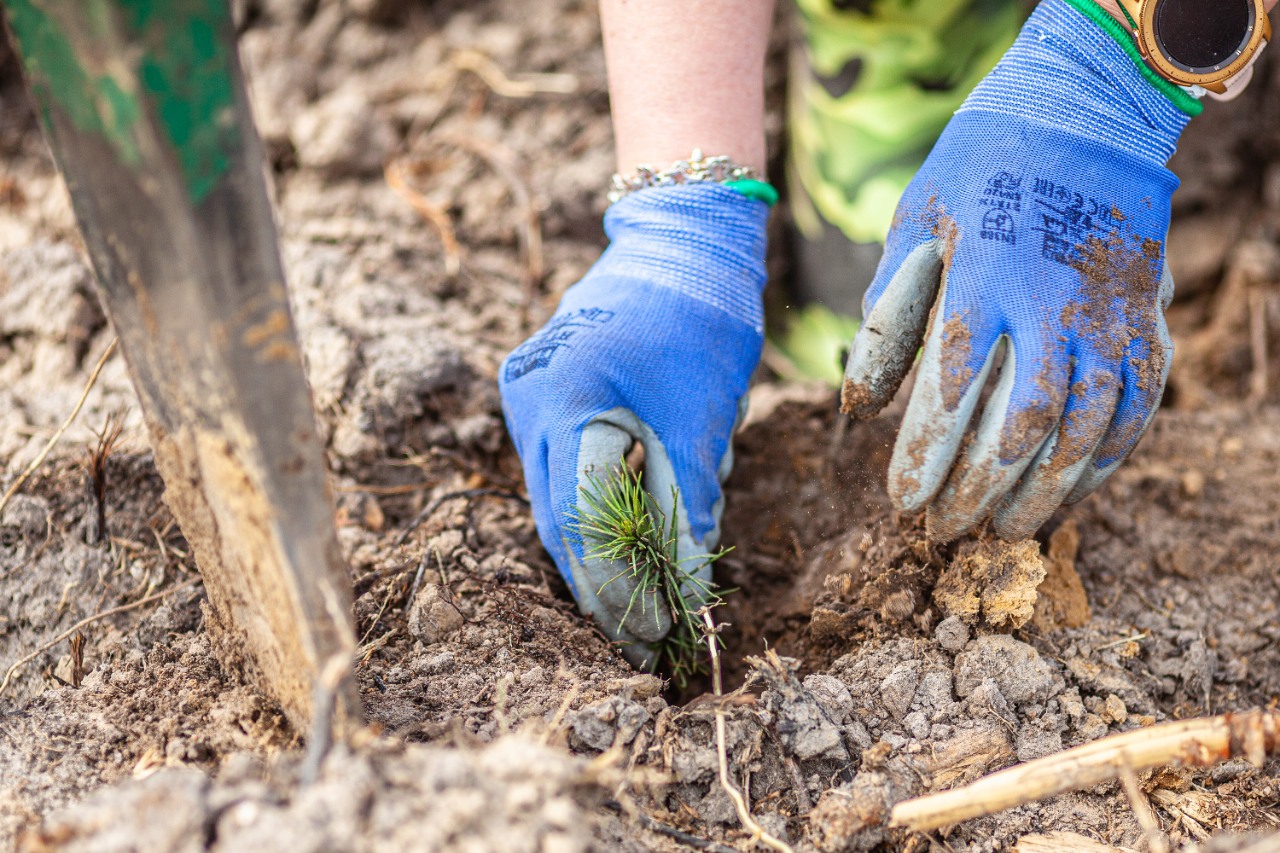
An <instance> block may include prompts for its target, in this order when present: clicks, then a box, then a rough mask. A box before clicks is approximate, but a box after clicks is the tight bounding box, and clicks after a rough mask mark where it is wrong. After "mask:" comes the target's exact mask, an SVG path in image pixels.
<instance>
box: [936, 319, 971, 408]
mask: <svg viewBox="0 0 1280 853" xmlns="http://www.w3.org/2000/svg"><path fill="white" fill-rule="evenodd" d="M939 357H940V358H941V360H942V376H941V382H942V405H944V406H946V408H947V411H948V412H954V411H955V410H956V409H957V408H959V406H960V401H961V400H962V399H964V395H965V392H966V391H968V390H969V385H970V384H971V383H972V382H973V367H972V364H971V362H972V361H973V333H972V332H970V331H969V324H968V323H967V322H965V315H964V314H956V315H955V316H953V317H952V318H951V319H950V320H947V322H946V323H944V324H943V326H942V353H941V354H940V356H939Z"/></svg>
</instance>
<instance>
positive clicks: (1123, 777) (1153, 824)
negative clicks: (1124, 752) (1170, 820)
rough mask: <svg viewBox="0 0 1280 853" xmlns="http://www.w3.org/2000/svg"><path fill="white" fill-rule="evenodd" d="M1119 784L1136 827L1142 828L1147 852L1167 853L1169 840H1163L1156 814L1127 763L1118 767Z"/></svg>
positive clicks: (1163, 836) (1136, 776)
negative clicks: (1135, 820) (1136, 823)
mask: <svg viewBox="0 0 1280 853" xmlns="http://www.w3.org/2000/svg"><path fill="white" fill-rule="evenodd" d="M1120 784H1121V785H1123V786H1124V793H1125V796H1127V797H1128V798H1129V805H1130V806H1132V807H1133V815H1134V817H1136V818H1137V819H1138V826H1140V827H1142V834H1143V835H1145V836H1146V837H1147V850H1148V851H1150V853H1169V839H1168V838H1165V835H1164V832H1163V830H1161V829H1160V821H1159V820H1158V819H1156V813H1155V811H1154V810H1153V809H1152V808H1151V801H1150V800H1148V799H1147V795H1146V794H1144V793H1142V787H1141V786H1140V785H1139V784H1138V775H1137V774H1136V773H1134V772H1133V768H1132V767H1130V766H1129V764H1128V763H1125V764H1121V765H1120Z"/></svg>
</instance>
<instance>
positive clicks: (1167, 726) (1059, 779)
mask: <svg viewBox="0 0 1280 853" xmlns="http://www.w3.org/2000/svg"><path fill="white" fill-rule="evenodd" d="M1278 736H1280V712H1276V711H1262V710H1254V711H1248V712H1245V713H1242V714H1223V715H1221V716H1217V717H1203V718H1200V719H1195V720H1180V721H1177V722H1173V723H1163V724H1161V725H1158V726H1151V727H1150V728H1145V729H1138V730H1137V731H1132V732H1124V733H1123V734H1118V735H1112V736H1111V737H1106V738H1103V739H1101V740H1096V741H1094V742H1092V743H1087V744H1084V745H1083V746H1077V747H1075V748H1074V749H1069V750H1067V751H1066V752H1060V753H1058V754H1057V755H1049V756H1045V757H1044V758H1038V759H1036V760H1035V761H1030V762H1027V763H1026V764H1020V765H1017V766H1016V767H1010V768H1008V769H1007V770H1001V771H1000V772H998V773H993V774H991V775H990V776H986V777H984V778H982V779H979V780H978V781H976V782H974V783H973V784H971V785H965V786H964V787H961V788H955V789H953V790H950V791H943V792H941V793H938V794H929V795H928V796H924V797H917V798H915V799H913V800H907V801H906V802H902V803H899V804H898V805H896V806H894V808H893V813H892V815H891V817H890V825H891V826H897V827H905V828H907V829H912V830H915V831H917V832H927V831H929V830H932V829H939V828H941V827H944V826H948V825H950V824H953V823H959V822H961V821H965V820H971V819H972V818H976V817H984V816H986V815H990V814H995V813H996V812H1000V811H1004V810H1005V809H1011V808H1013V807H1015V806H1020V805H1023V804H1024V803H1030V802H1033V801H1035V800H1041V799H1045V798H1047V797H1052V796H1056V795H1057V794H1062V793H1065V792H1067V791H1079V790H1083V789H1086V788H1092V787H1094V786H1096V785H1100V784H1102V783H1103V782H1110V781H1113V780H1115V779H1119V778H1121V777H1122V775H1123V773H1124V768H1128V769H1129V770H1130V771H1132V772H1134V773H1140V772H1142V771H1144V770H1150V769H1152V768H1156V767H1165V766H1168V765H1182V766H1187V767H1212V766H1213V765H1215V764H1217V763H1219V762H1221V761H1226V760H1228V759H1231V758H1236V757H1244V758H1247V759H1249V761H1251V762H1252V763H1253V764H1254V766H1256V767H1261V766H1262V763H1263V761H1264V760H1265V758H1266V756H1267V754H1268V753H1270V752H1273V751H1275V749H1276V747H1277V740H1278Z"/></svg>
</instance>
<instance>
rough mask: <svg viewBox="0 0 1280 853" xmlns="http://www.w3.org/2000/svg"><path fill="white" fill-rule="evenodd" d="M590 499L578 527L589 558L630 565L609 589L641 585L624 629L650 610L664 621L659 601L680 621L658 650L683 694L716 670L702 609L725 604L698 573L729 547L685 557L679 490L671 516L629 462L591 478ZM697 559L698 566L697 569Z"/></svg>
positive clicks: (661, 664)
mask: <svg viewBox="0 0 1280 853" xmlns="http://www.w3.org/2000/svg"><path fill="white" fill-rule="evenodd" d="M582 495H583V504H584V505H585V509H581V510H576V518H575V519H574V520H573V522H572V523H573V525H574V526H575V528H576V530H577V532H578V534H579V535H580V536H581V537H582V542H583V547H584V549H585V556H586V557H587V558H588V559H597V560H610V561H615V562H617V563H620V564H622V566H623V568H622V570H621V571H620V572H619V573H618V574H617V575H615V576H614V577H612V578H610V579H609V580H608V581H606V582H605V585H606V586H607V585H608V584H610V583H613V582H614V581H617V580H621V579H622V578H628V579H631V580H633V581H634V588H633V591H632V593H631V599H630V601H629V602H628V603H627V612H626V613H625V614H624V615H623V618H622V623H621V624H622V627H626V624H627V620H629V619H632V618H636V617H637V616H639V617H643V616H645V615H646V614H649V613H652V614H653V617H654V618H655V619H656V618H657V616H658V613H659V610H658V607H657V605H658V602H662V603H664V604H665V605H666V607H667V610H668V612H669V613H670V614H671V619H672V623H673V624H672V628H671V632H670V633H669V634H667V636H666V637H664V638H663V639H662V640H660V641H659V642H658V643H656V644H654V646H653V648H654V650H655V651H656V652H657V653H658V661H659V663H658V666H659V668H660V669H662V670H663V671H664V672H666V673H667V674H668V675H669V676H670V677H671V679H672V680H673V681H674V682H675V683H676V685H677V686H678V687H679V688H681V689H683V688H684V687H685V686H686V685H687V684H688V682H689V679H690V678H692V677H693V676H695V675H699V674H703V673H706V672H708V671H709V670H708V663H707V660H706V659H705V658H704V657H703V654H702V653H703V652H704V651H705V650H706V649H705V645H704V643H705V640H704V639H703V631H702V628H701V622H700V620H699V618H698V616H697V611H698V609H699V608H701V607H704V606H709V607H715V606H717V605H719V604H721V603H722V602H723V600H724V597H723V594H722V593H720V592H718V591H717V589H716V586H715V584H713V583H709V582H707V581H704V580H701V579H700V578H698V577H697V572H698V570H700V569H702V568H703V567H704V566H706V565H707V564H708V563H713V562H715V561H716V560H718V559H720V558H721V557H722V556H724V555H725V554H726V553H728V549H724V548H722V549H720V550H719V551H717V552H715V553H714V554H707V555H698V556H693V557H681V556H680V554H679V553H678V541H679V537H678V535H677V513H676V506H677V505H678V500H679V496H680V493H679V491H678V490H677V489H676V488H674V487H672V489H671V512H670V513H667V512H665V511H664V510H663V509H662V507H661V506H659V505H658V502H657V501H656V500H654V499H653V498H652V497H651V496H650V495H649V493H648V491H646V489H645V487H644V481H643V478H642V476H641V474H640V473H639V472H637V471H632V470H631V468H630V467H629V466H628V465H627V464H626V463H625V461H624V462H620V463H619V465H618V466H616V467H615V468H613V469H612V470H610V471H609V473H608V475H607V476H605V477H603V478H600V477H595V476H593V475H590V474H588V475H587V485H585V486H583V487H582ZM693 561H697V564H696V565H692V566H690V565H689V564H690V563H691V562H693ZM717 642H719V641H718V640H717Z"/></svg>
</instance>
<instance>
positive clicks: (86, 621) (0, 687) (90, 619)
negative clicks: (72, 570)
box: [0, 578, 200, 694]
mask: <svg viewBox="0 0 1280 853" xmlns="http://www.w3.org/2000/svg"><path fill="white" fill-rule="evenodd" d="M198 583H200V578H192V579H191V580H189V581H187V582H186V583H184V584H179V585H178V586H175V587H172V588H171V589H165V590H161V591H160V592H156V593H152V594H151V595H148V596H146V597H145V598H139V599H138V600H137V601H133V602H130V603H129V604H121V605H120V606H119V607H112V608H111V609H110V610H103V611H102V612H101V613H95V614H93V615H92V616H86V617H85V618H83V619H81V620H80V621H79V622H77V623H76V624H74V625H72V626H71V627H70V628H68V629H67V630H65V631H63V632H62V633H61V634H59V635H58V636H56V637H54V638H53V639H52V640H50V641H49V642H47V643H45V644H44V645H42V646H40V647H39V648H38V649H36V650H35V651H33V652H32V653H31V654H29V655H27V656H26V657H24V658H20V659H18V660H16V661H14V662H13V665H12V666H10V667H9V669H8V671H7V672H5V674H4V679H3V680H0V694H3V693H4V689H5V688H6V687H8V686H9V680H10V679H12V678H13V674H14V673H15V672H17V671H18V670H19V669H21V668H22V667H24V666H26V665H27V664H29V663H31V661H33V660H35V659H36V658H37V657H39V656H40V655H41V654H43V653H44V652H47V651H48V650H49V649H51V648H53V647H54V646H56V645H57V644H58V643H61V642H62V641H63V640H65V639H66V638H67V637H70V636H71V635H72V634H74V633H76V632H77V631H79V630H80V629H81V628H83V627H84V626H86V625H91V624H93V623H94V622H97V621H98V620H99V619H106V618H107V617H109V616H115V615H116V614H119V613H124V612H125V611H127V610H133V609H134V608H135V607H141V606H142V605H144V604H150V603H151V602H153V601H158V600H159V599H161V598H164V597H166V596H169V595H173V594H174V593H175V592H181V591H182V590H184V589H187V588H188V587H191V586H195V585H196V584H198Z"/></svg>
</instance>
